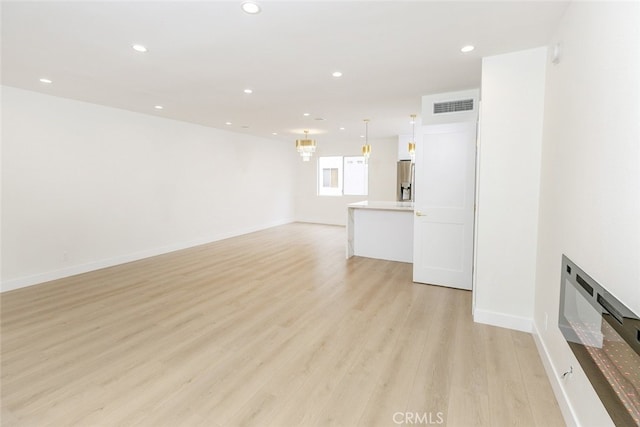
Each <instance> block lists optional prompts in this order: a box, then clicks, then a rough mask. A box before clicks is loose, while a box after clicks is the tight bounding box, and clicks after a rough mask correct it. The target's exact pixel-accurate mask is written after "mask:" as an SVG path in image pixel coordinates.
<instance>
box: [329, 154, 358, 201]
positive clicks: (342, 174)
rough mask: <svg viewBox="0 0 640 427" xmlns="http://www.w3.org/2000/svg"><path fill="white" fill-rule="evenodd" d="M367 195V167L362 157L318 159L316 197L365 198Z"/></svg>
mask: <svg viewBox="0 0 640 427" xmlns="http://www.w3.org/2000/svg"><path fill="white" fill-rule="evenodd" d="M368 193H369V167H368V165H367V163H366V162H365V159H364V157H362V156H349V157H342V156H333V157H319V158H318V195H319V196H342V195H343V194H344V195H355V196H366V195H367V194H368Z"/></svg>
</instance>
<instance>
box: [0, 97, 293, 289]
mask: <svg viewBox="0 0 640 427" xmlns="http://www.w3.org/2000/svg"><path fill="white" fill-rule="evenodd" d="M2 125H3V126H2V289H3V290H8V289H13V288H17V287H21V286H25V285H29V284H33V283H39V282H42V281H46V280H51V279H54V278H58V277H64V276H67V275H71V274H75V273H79V272H83V271H88V270H91V269H95V268H100V267H104V266H107V265H113V264H117V263H120V262H125V261H130V260H133V259H138V258H141V257H145V256H150V255H155V254H158V253H163V252H167V251H170V250H175V249H180V248H184V247H188V246H193V245H196V244H200V243H205V242H209V241H213V240H217V239H221V238H225V237H229V236H233V235H238V234H242V233H247V232H250V231H253V230H257V229H261V228H265V227H269V226H273V225H276V224H283V223H286V222H290V221H291V220H292V219H293V188H294V185H293V180H294V175H293V171H294V162H296V161H297V158H296V153H295V150H293V148H292V147H291V146H290V145H288V144H284V143H282V142H277V141H272V140H266V139H259V138H255V137H251V136H245V135H242V134H238V133H232V132H227V131H222V130H217V129H211V128H206V127H202V126H197V125H193V124H188V123H183V122H178V121H173V120H167V119H162V118H158V117H153V116H147V115H143V114H138V113H132V112H129V111H124V110H118V109H114V108H108V107H103V106H98V105H94V104H88V103H83V102H78V101H72V100H68V99H63V98H57V97H52V96H47V95H42V94H37V93H34V92H28V91H24V90H20V89H15V88H10V87H3V88H2Z"/></svg>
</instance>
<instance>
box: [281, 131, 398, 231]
mask: <svg viewBox="0 0 640 427" xmlns="http://www.w3.org/2000/svg"><path fill="white" fill-rule="evenodd" d="M314 139H315V140H316V142H317V144H318V148H317V151H316V153H315V154H314V156H313V157H312V158H311V161H309V162H303V161H302V158H300V157H299V156H298V157H299V158H298V160H297V166H296V199H295V212H296V215H295V217H296V220H297V221H301V222H315V223H322V224H335V225H346V222H347V205H348V204H349V203H354V202H359V201H362V200H372V201H381V200H389V201H391V200H395V198H396V174H397V168H396V164H397V155H398V139H397V138H389V139H369V144H370V145H371V157H370V159H369V195H368V196H318V195H317V185H318V179H317V171H318V157H320V156H359V155H360V153H361V151H360V149H361V147H362V144H363V140H362V139H358V140H351V141H348V140H339V139H329V138H327V139H323V138H322V135H318V136H317V137H315V138H314ZM291 147H293V141H292V143H291Z"/></svg>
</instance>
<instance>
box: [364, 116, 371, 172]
mask: <svg viewBox="0 0 640 427" xmlns="http://www.w3.org/2000/svg"><path fill="white" fill-rule="evenodd" d="M362 155H363V156H364V161H365V162H368V161H369V156H370V155H371V146H370V145H369V119H364V145H363V146H362Z"/></svg>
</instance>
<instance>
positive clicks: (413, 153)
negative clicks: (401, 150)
mask: <svg viewBox="0 0 640 427" xmlns="http://www.w3.org/2000/svg"><path fill="white" fill-rule="evenodd" d="M409 117H411V125H412V127H413V129H412V131H411V141H409V145H408V150H409V156H410V157H411V162H412V163H415V161H416V115H415V114H412V115H411V116H409Z"/></svg>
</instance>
